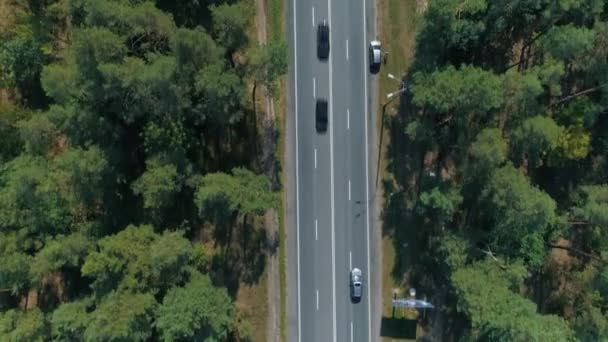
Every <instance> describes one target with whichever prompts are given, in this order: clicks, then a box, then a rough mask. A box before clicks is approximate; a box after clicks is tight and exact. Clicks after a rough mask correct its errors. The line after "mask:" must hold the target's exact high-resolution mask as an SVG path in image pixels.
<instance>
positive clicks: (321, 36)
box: [317, 21, 329, 59]
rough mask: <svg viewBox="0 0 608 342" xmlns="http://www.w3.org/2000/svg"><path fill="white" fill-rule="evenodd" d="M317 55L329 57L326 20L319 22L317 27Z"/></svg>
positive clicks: (320, 57) (323, 57)
mask: <svg viewBox="0 0 608 342" xmlns="http://www.w3.org/2000/svg"><path fill="white" fill-rule="evenodd" d="M317 57H319V59H327V58H329V25H328V24H327V21H323V22H322V23H319V27H318V29H317Z"/></svg>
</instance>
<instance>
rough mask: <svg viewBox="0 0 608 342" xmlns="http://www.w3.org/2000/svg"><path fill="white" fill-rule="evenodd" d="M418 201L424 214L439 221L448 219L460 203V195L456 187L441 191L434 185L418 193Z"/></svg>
mask: <svg viewBox="0 0 608 342" xmlns="http://www.w3.org/2000/svg"><path fill="white" fill-rule="evenodd" d="M420 203H421V205H422V208H423V209H422V211H423V213H424V214H425V215H427V216H428V217H430V218H432V219H433V220H437V221H438V222H440V223H444V222H447V221H449V220H450V219H451V218H452V215H454V212H455V211H456V210H457V209H458V207H459V206H460V204H461V203H462V196H460V191H459V190H458V189H454V188H451V189H449V190H447V191H442V190H441V189H440V188H439V187H434V188H433V189H431V190H430V191H425V192H422V193H421V194H420Z"/></svg>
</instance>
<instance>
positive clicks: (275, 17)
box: [266, 0, 288, 341]
mask: <svg viewBox="0 0 608 342" xmlns="http://www.w3.org/2000/svg"><path fill="white" fill-rule="evenodd" d="M284 4H285V2H284V0H267V6H268V13H267V16H266V18H267V25H268V27H267V29H268V34H269V37H268V38H269V39H270V40H271V41H273V42H281V41H285V7H284ZM277 89H288V87H287V79H286V77H282V78H281V79H280V80H279V86H278V87H277ZM272 100H273V105H274V109H275V120H276V122H275V124H276V127H277V129H278V131H279V132H278V133H279V134H278V136H279V137H278V141H277V151H276V153H277V160H278V161H279V164H280V166H279V167H280V174H279V178H280V181H281V184H282V185H283V189H282V190H283V196H281V198H282V203H281V208H279V210H278V217H279V239H280V241H279V282H280V285H279V286H280V291H281V293H280V300H281V310H280V331H281V341H287V246H286V243H287V232H286V229H285V228H286V227H285V207H286V206H285V192H284V189H285V184H286V177H285V173H284V169H283V166H284V165H285V134H286V126H285V111H286V109H287V106H286V102H287V101H286V94H285V92H283V91H275V92H274V93H273V96H272Z"/></svg>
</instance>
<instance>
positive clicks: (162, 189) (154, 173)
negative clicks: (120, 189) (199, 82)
mask: <svg viewBox="0 0 608 342" xmlns="http://www.w3.org/2000/svg"><path fill="white" fill-rule="evenodd" d="M132 187H133V192H134V193H135V194H137V195H141V196H142V197H143V199H144V208H147V209H160V208H163V207H167V206H169V205H171V204H172V202H173V200H174V198H175V196H176V194H177V193H178V192H179V191H180V189H181V180H180V175H179V174H178V172H177V168H176V167H175V165H172V164H166V163H162V162H161V161H160V160H158V159H152V160H151V161H150V162H149V163H148V165H147V169H146V171H145V172H144V173H143V174H142V175H141V177H140V178H139V179H137V180H136V181H135V182H134V183H133V185H132Z"/></svg>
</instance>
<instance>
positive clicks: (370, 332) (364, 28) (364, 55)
mask: <svg viewBox="0 0 608 342" xmlns="http://www.w3.org/2000/svg"><path fill="white" fill-rule="evenodd" d="M362 1H363V46H366V45H367V21H366V20H367V13H366V7H365V5H366V4H365V0H362ZM367 58H368V54H367V53H364V54H363V68H361V70H364V75H365V81H364V83H365V106H364V107H365V115H363V121H364V122H365V203H366V205H365V210H366V212H367V220H366V224H367V279H368V280H367V281H368V283H369V284H371V279H372V278H371V270H370V262H369V259H370V256H369V238H370V231H369V156H368V154H369V151H368V149H369V143H368V138H367V115H368V108H367V107H368V105H367V65H368V62H367ZM376 172H378V171H376ZM370 288H371V286H369V285H368V286H367V324H368V329H367V333H368V341H369V342H371V341H372V317H371V315H372V309H371V307H372V305H371V290H370Z"/></svg>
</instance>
